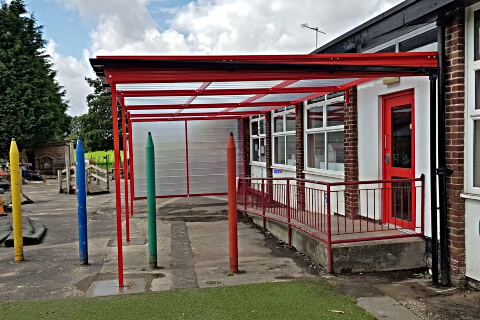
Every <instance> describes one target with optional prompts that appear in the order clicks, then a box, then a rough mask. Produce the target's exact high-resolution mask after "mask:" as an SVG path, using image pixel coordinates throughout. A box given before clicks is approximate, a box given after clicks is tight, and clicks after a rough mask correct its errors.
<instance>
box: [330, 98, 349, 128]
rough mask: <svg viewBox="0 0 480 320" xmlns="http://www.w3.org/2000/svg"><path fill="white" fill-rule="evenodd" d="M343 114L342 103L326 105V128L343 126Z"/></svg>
mask: <svg viewBox="0 0 480 320" xmlns="http://www.w3.org/2000/svg"><path fill="white" fill-rule="evenodd" d="M344 124H345V113H344V105H343V102H337V103H334V104H330V105H327V126H329V127H330V126H343V125H344Z"/></svg>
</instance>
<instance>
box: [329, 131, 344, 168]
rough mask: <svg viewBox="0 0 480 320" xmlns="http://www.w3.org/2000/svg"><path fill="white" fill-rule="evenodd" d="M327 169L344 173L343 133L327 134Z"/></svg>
mask: <svg viewBox="0 0 480 320" xmlns="http://www.w3.org/2000/svg"><path fill="white" fill-rule="evenodd" d="M327 152H328V154H327V158H328V159H327V160H328V164H327V169H328V170H334V171H344V163H345V158H344V151H343V131H341V132H329V133H327Z"/></svg>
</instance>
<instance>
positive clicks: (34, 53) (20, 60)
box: [0, 0, 71, 156]
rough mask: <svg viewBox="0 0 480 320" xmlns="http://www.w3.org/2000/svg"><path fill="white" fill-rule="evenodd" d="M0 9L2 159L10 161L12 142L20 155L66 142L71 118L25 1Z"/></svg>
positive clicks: (63, 93) (20, 0)
mask: <svg viewBox="0 0 480 320" xmlns="http://www.w3.org/2000/svg"><path fill="white" fill-rule="evenodd" d="M0 5H1V7H0V119H1V121H0V155H3V156H6V155H8V151H9V149H10V141H11V139H12V138H15V139H16V141H17V143H18V145H19V147H20V148H22V149H25V148H35V147H38V146H42V145H44V144H45V143H47V142H49V141H52V140H59V139H63V138H64V137H65V135H66V133H67V132H68V129H69V124H70V119H71V118H70V117H69V116H68V115H67V114H66V110H67V108H68V105H67V102H66V101H65V100H64V97H65V91H64V90H63V88H62V87H61V86H60V85H59V84H58V83H57V82H56V81H55V75H56V73H55V71H54V70H53V69H52V67H53V64H52V62H51V58H50V56H49V55H48V54H46V53H45V45H46V41H45V40H44V39H43V38H42V27H41V26H37V25H36V21H35V18H34V17H33V15H30V16H29V15H28V12H27V10H26V9H25V5H24V2H23V0H13V1H11V2H10V4H6V3H5V2H4V1H1V2H0Z"/></svg>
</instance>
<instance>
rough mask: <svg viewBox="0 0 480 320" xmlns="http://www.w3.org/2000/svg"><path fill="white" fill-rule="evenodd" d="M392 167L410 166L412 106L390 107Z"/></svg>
mask: <svg viewBox="0 0 480 320" xmlns="http://www.w3.org/2000/svg"><path fill="white" fill-rule="evenodd" d="M392 154H393V162H392V165H393V167H396V168H411V167H412V107H411V105H409V104H408V105H404V106H398V107H393V108H392Z"/></svg>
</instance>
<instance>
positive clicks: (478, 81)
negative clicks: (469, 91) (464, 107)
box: [475, 70, 480, 110]
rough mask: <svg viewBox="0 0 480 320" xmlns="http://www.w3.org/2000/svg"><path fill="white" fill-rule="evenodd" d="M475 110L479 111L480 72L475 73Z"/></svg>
mask: <svg viewBox="0 0 480 320" xmlns="http://www.w3.org/2000/svg"><path fill="white" fill-rule="evenodd" d="M475 109H477V110H478V109H480V70H477V71H475Z"/></svg>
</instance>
